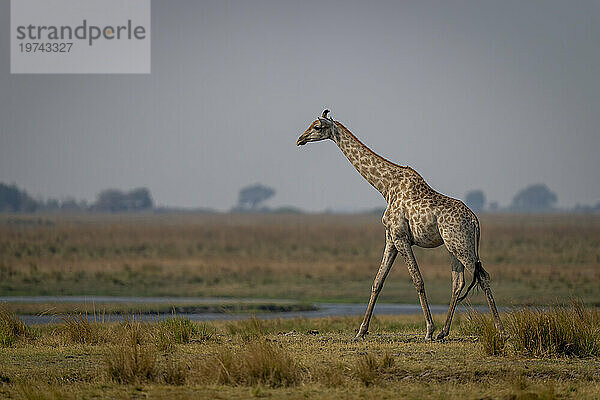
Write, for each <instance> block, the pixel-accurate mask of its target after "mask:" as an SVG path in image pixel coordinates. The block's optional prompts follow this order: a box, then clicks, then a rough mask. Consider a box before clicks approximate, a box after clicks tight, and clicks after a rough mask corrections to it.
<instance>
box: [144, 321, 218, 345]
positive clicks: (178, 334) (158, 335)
mask: <svg viewBox="0 0 600 400" xmlns="http://www.w3.org/2000/svg"><path fill="white" fill-rule="evenodd" d="M214 334H215V329H214V327H212V326H211V325H208V324H207V323H204V322H203V323H194V322H192V321H190V320H189V319H188V318H184V317H179V316H176V317H174V318H170V319H167V320H164V321H160V322H158V323H157V324H156V325H155V329H154V332H153V337H154V340H155V343H156V346H157V347H158V348H159V349H160V350H161V351H170V350H172V349H173V347H174V345H175V344H186V343H190V342H191V341H192V340H194V341H198V342H206V341H209V340H211V339H212V338H213V336H214Z"/></svg>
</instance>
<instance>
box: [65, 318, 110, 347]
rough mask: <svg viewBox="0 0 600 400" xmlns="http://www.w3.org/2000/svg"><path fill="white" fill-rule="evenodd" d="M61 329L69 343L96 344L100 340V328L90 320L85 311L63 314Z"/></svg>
mask: <svg viewBox="0 0 600 400" xmlns="http://www.w3.org/2000/svg"><path fill="white" fill-rule="evenodd" d="M61 319H62V320H63V322H64V324H63V325H62V327H61V329H62V332H63V333H64V334H65V335H66V338H67V339H68V340H69V342H70V343H81V344H96V343H98V342H100V328H99V326H98V324H96V323H95V322H90V320H89V318H88V314H87V312H86V313H82V312H79V313H72V314H66V315H63V316H62V318H61Z"/></svg>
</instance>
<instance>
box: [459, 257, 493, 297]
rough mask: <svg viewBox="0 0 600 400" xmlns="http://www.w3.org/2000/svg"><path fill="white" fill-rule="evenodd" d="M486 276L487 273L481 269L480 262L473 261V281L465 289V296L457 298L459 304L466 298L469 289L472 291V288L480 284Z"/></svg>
mask: <svg viewBox="0 0 600 400" xmlns="http://www.w3.org/2000/svg"><path fill="white" fill-rule="evenodd" d="M486 275H487V272H485V270H484V269H483V266H482V265H481V261H480V260H477V261H475V269H474V270H473V280H472V281H471V284H470V285H469V287H468V288H467V291H466V292H465V294H464V295H462V296H461V297H459V298H458V301H459V302H461V301H463V300H464V299H465V298H466V297H467V295H468V294H469V292H470V291H471V289H473V286H475V284H476V283H478V282H481V281H482V280H483V279H484V277H485V276H486Z"/></svg>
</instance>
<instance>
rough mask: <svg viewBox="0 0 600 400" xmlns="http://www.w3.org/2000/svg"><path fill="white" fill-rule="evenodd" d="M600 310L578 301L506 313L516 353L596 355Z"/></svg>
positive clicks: (599, 331) (598, 351) (599, 339)
mask: <svg viewBox="0 0 600 400" xmlns="http://www.w3.org/2000/svg"><path fill="white" fill-rule="evenodd" d="M599 326H600V313H599V312H598V311H597V310H591V309H586V308H585V306H584V305H583V304H582V303H581V302H577V301H573V302H571V304H570V305H569V306H554V307H552V308H550V309H548V310H544V309H540V308H537V309H522V310H518V311H514V312H511V313H509V314H508V327H509V331H510V335H511V342H512V345H513V347H514V349H515V351H516V352H519V353H525V354H529V355H533V356H536V357H546V356H567V357H596V356H598V355H600V328H599Z"/></svg>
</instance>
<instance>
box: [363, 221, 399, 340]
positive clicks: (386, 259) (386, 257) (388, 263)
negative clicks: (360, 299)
mask: <svg viewBox="0 0 600 400" xmlns="http://www.w3.org/2000/svg"><path fill="white" fill-rule="evenodd" d="M397 254H398V250H396V247H394V244H393V243H392V241H391V240H390V238H389V234H387V232H386V243H385V250H384V252H383V259H382V260H381V265H380V266H379V271H377V275H376V276H375V280H374V281H373V287H372V288H371V298H370V299H369V305H368V306H367V310H366V311H365V317H364V318H363V321H362V323H361V324H360V327H359V328H358V333H357V334H356V337H355V338H354V340H359V339H362V338H363V337H365V335H366V334H367V332H368V330H369V322H370V321H371V315H372V314H373V308H375V302H376V301H377V296H379V292H381V288H383V282H384V281H385V278H386V277H387V275H388V273H389V272H390V269H391V268H392V264H393V263H394V260H395V259H396V255H397Z"/></svg>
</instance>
